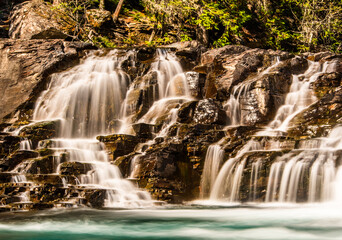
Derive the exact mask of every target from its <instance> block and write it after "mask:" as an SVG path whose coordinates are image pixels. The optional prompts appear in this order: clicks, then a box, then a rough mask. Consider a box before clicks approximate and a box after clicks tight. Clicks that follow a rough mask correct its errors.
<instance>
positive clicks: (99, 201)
mask: <svg viewBox="0 0 342 240" xmlns="http://www.w3.org/2000/svg"><path fill="white" fill-rule="evenodd" d="M106 196H107V190H106V189H97V190H87V191H86V194H85V199H86V200H87V202H88V204H89V205H90V207H92V208H102V207H103V206H104V202H105V200H106Z"/></svg>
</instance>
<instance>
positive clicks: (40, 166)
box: [26, 156, 63, 174]
mask: <svg viewBox="0 0 342 240" xmlns="http://www.w3.org/2000/svg"><path fill="white" fill-rule="evenodd" d="M55 158H57V157H55V156H44V157H41V158H36V159H34V160H30V164H28V166H27V168H26V172H27V173H28V174H52V173H55V171H56V170H57V165H56V159H55ZM61 162H63V159H61Z"/></svg>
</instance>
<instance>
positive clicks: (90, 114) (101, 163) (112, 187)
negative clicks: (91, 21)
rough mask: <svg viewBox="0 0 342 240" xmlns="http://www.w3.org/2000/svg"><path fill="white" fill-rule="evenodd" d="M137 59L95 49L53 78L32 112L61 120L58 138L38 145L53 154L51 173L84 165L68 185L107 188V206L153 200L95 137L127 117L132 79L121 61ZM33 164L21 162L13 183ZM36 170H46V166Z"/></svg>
mask: <svg viewBox="0 0 342 240" xmlns="http://www.w3.org/2000/svg"><path fill="white" fill-rule="evenodd" d="M99 55H100V56H99ZM134 60H135V52H134V51H127V52H123V51H120V50H113V51H110V52H109V53H108V54H107V55H105V56H101V54H98V52H93V53H91V54H90V55H89V56H88V57H87V58H86V59H85V60H84V62H83V63H81V64H80V65H78V66H76V67H74V68H72V69H70V70H68V71H65V72H62V73H58V74H54V75H53V76H52V79H51V83H50V85H49V86H48V89H47V90H46V91H44V92H43V93H42V94H41V96H40V97H39V99H38V101H37V103H36V106H35V109H34V114H33V120H34V121H35V122H39V121H56V120H57V121H59V123H60V125H59V126H60V127H59V129H58V138H55V139H50V140H48V141H46V140H45V141H41V142H39V144H38V149H43V148H48V149H50V150H52V151H53V152H54V156H53V158H52V164H53V166H52V167H51V170H50V172H48V174H52V175H54V174H55V175H56V174H57V175H59V174H62V171H65V170H63V169H65V167H64V168H63V166H64V165H63V164H65V163H69V164H71V165H74V166H76V167H78V169H83V170H82V171H83V172H80V174H79V175H77V176H75V177H76V179H74V180H72V179H69V178H65V177H63V178H62V183H63V186H64V187H68V186H70V185H73V184H74V183H73V181H74V182H76V186H77V187H81V188H86V189H104V190H105V191H106V197H105V202H104V206H105V207H140V206H147V205H151V204H152V200H151V197H150V195H149V194H148V193H147V192H145V191H142V190H139V189H137V188H136V187H135V186H134V184H133V183H132V182H130V181H128V180H125V179H123V178H122V175H121V173H120V170H119V169H118V167H117V166H115V165H113V164H111V163H110V162H109V159H108V156H107V153H106V152H105V149H104V146H103V144H102V143H100V142H98V141H97V140H95V138H94V137H95V136H98V135H101V134H110V133H113V132H115V129H116V128H115V126H114V124H113V122H114V121H118V120H120V119H122V118H123V111H122V108H123V102H124V98H125V97H126V93H127V89H128V88H129V84H130V83H131V78H130V76H129V75H128V74H127V73H126V72H125V71H124V70H123V68H122V65H123V64H124V63H126V64H127V62H128V64H130V65H131V67H134ZM165 61H166V60H165ZM164 70H165V71H167V70H168V69H164ZM166 73H168V72H166ZM21 146H22V147H21V148H22V149H27V148H28V143H27V142H23V143H21ZM33 164H34V160H26V161H24V162H23V163H21V164H19V165H18V166H17V168H16V169H15V170H14V171H15V172H18V173H20V174H21V175H18V176H20V177H16V178H15V179H13V181H14V182H17V181H21V180H26V178H23V177H21V176H22V174H25V173H26V172H27V171H32V170H29V169H31V168H32V166H33ZM36 171H37V174H42V173H41V169H36ZM44 171H46V170H44ZM44 174H46V172H44ZM70 181H71V182H70Z"/></svg>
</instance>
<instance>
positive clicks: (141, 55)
mask: <svg viewBox="0 0 342 240" xmlns="http://www.w3.org/2000/svg"><path fill="white" fill-rule="evenodd" d="M155 56H156V49H155V48H151V47H145V48H139V50H138V52H137V61H139V62H145V61H153V60H154V58H155Z"/></svg>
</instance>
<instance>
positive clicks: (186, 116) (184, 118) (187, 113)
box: [177, 101, 198, 123]
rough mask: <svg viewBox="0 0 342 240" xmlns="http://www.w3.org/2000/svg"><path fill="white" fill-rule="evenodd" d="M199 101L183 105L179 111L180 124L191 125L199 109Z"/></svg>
mask: <svg viewBox="0 0 342 240" xmlns="http://www.w3.org/2000/svg"><path fill="white" fill-rule="evenodd" d="M197 103H198V102H197V101H190V102H186V103H183V104H182V106H181V107H180V108H179V110H178V119H177V121H178V122H180V123H190V122H192V120H193V117H194V113H195V109H196V107H197Z"/></svg>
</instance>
